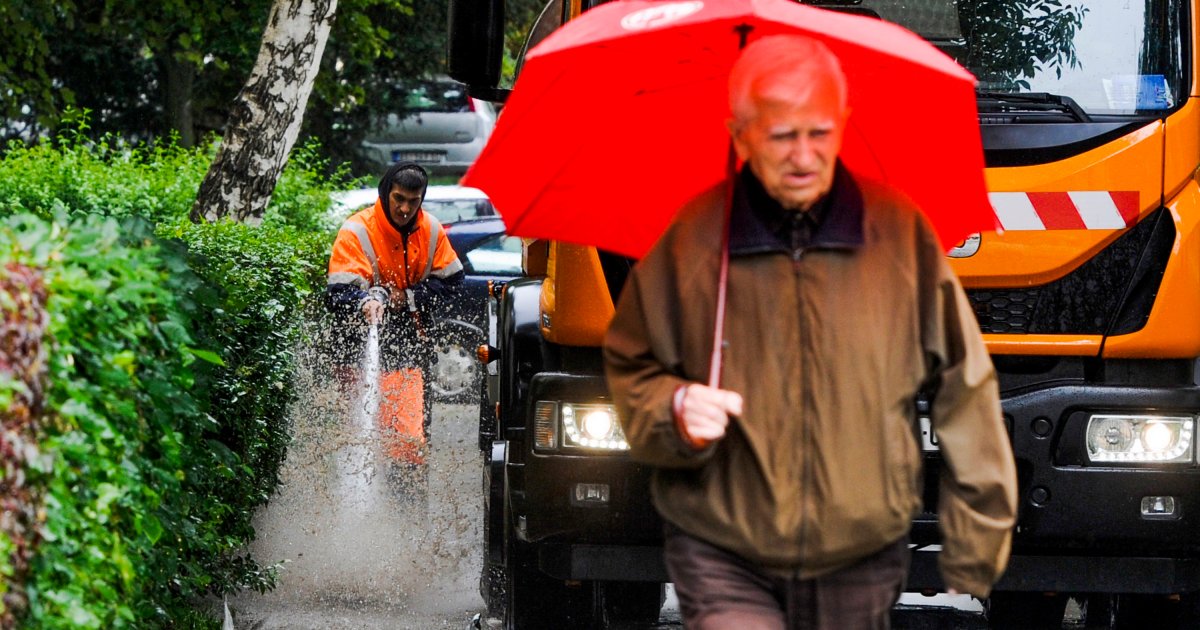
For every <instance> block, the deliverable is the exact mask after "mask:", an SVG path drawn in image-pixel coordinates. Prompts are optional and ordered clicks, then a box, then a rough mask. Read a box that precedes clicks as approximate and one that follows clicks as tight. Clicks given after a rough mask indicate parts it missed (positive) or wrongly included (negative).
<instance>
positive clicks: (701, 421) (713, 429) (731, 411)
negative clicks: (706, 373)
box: [680, 383, 742, 442]
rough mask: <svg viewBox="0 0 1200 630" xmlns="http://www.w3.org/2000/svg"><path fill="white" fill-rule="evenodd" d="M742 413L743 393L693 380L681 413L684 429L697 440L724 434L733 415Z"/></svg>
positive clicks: (709, 438) (713, 438)
mask: <svg viewBox="0 0 1200 630" xmlns="http://www.w3.org/2000/svg"><path fill="white" fill-rule="evenodd" d="M740 415H742V395H741V394H739V393H737V392H731V391H729V390H727V389H717V388H715V387H708V386H706V385H699V384H696V383H693V384H691V385H688V386H687V389H685V390H684V394H683V405H682V409H681V413H680V416H681V418H682V420H683V426H684V429H686V430H687V433H688V435H689V436H690V437H692V438H694V439H696V440H703V441H706V442H711V441H713V440H719V439H721V438H722V437H725V429H726V427H727V426H729V417H730V416H740Z"/></svg>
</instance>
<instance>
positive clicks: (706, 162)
mask: <svg viewBox="0 0 1200 630" xmlns="http://www.w3.org/2000/svg"><path fill="white" fill-rule="evenodd" d="M786 33H795V34H802V35H807V36H810V37H814V38H816V39H819V40H821V41H823V42H824V43H825V44H826V45H827V46H828V47H829V48H830V50H832V51H833V53H834V54H835V55H837V57H838V58H839V60H840V61H841V64H842V68H843V70H844V72H845V74H846V78H847V83H848V86H849V106H850V110H851V113H850V118H849V121H848V127H847V130H846V134H845V141H844V142H845V143H844V146H843V149H842V151H841V154H840V156H841V158H842V160H843V161H844V162H845V163H846V164H847V166H848V167H849V168H850V169H851V171H853V172H856V173H859V174H861V175H864V176H866V177H870V178H874V179H879V180H882V181H886V182H889V183H891V184H892V185H893V186H895V187H897V188H899V189H900V190H902V191H904V192H905V193H906V194H908V195H909V196H910V197H911V198H912V199H913V200H914V201H915V202H916V203H917V204H918V205H919V206H920V207H921V208H922V209H923V211H924V212H925V213H926V214H927V215H928V216H929V217H930V220H931V221H932V223H933V225H934V227H935V228H936V229H937V231H938V235H939V237H940V238H941V241H942V244H943V245H944V246H946V248H947V249H948V248H949V247H951V246H953V245H954V243H956V242H958V241H960V240H962V239H963V238H964V237H966V236H967V235H968V234H970V233H972V232H978V231H983V230H991V229H994V228H995V227H996V225H997V223H996V219H995V215H994V214H993V212H992V209H991V206H990V204H989V203H988V199H987V191H986V186H985V182H984V175H983V151H982V147H981V143H980V136H979V126H978V118H977V111H976V106H975V90H974V86H975V78H974V77H973V76H972V75H971V74H970V73H969V72H967V71H966V70H965V69H964V68H962V67H961V66H959V65H958V64H957V63H955V62H954V61H953V60H952V59H950V58H949V57H947V56H946V55H944V54H942V53H941V52H940V51H938V50H937V49H936V48H934V47H933V46H932V45H931V44H929V43H928V42H926V41H925V40H923V39H921V38H920V37H919V36H917V35H916V34H914V33H912V32H911V31H908V30H906V29H904V28H902V27H900V26H897V25H895V24H891V23H888V22H884V21H881V20H877V19H873V18H869V17H861V16H856V15H849V14H845V13H838V12H835V11H830V10H825V9H818V8H814V7H809V6H803V5H800V4H796V3H795V2H793V1H792V0H690V1H685V2H662V1H661V0H619V1H616V2H610V3H608V4H604V5H601V6H599V7H596V8H594V9H592V10H590V11H587V12H586V13H584V14H583V15H582V16H580V17H579V18H576V19H574V20H571V21H570V22H568V23H567V24H565V25H564V26H563V27H562V28H560V29H559V30H557V31H555V32H554V33H553V34H551V35H550V36H549V37H547V38H546V39H545V40H544V41H543V42H542V43H541V44H539V45H537V46H536V47H534V48H533V49H531V50H530V51H529V54H528V55H527V57H526V59H525V64H524V66H523V68H522V71H521V75H520V77H519V78H518V79H517V82H516V85H515V86H514V88H513V91H512V94H511V96H510V97H509V100H508V102H507V104H506V105H505V107H504V110H503V112H502V114H501V116H500V119H499V121H498V123H497V125H496V128H495V131H494V132H493V134H492V137H491V139H490V140H489V141H488V144H487V146H486V147H485V148H484V150H483V152H482V153H481V154H480V156H479V158H478V159H477V160H476V162H475V164H474V165H473V166H472V167H471V169H470V170H469V171H468V172H467V174H466V176H465V177H464V179H463V184H464V185H467V186H475V187H477V188H481V189H483V190H484V192H486V193H487V194H488V196H489V197H491V199H492V201H493V203H494V204H495V206H496V209H497V211H498V212H499V213H500V215H501V216H502V217H503V218H504V221H505V224H506V225H507V227H508V230H509V232H510V233H511V234H514V235H518V236H526V237H531V238H547V239H555V240H561V241H568V242H574V243H581V244H585V245H595V246H597V247H600V248H603V249H607V250H609V251H613V252H616V253H620V254H624V255H627V256H632V257H635V258H637V257H641V256H642V255H643V254H645V252H646V251H648V250H649V248H650V247H651V246H652V245H653V244H654V242H655V241H656V240H657V239H658V237H659V235H660V234H662V232H663V231H664V230H665V228H666V226H667V225H668V224H669V223H670V221H671V219H672V218H673V216H674V214H675V212H676V211H677V210H678V209H679V208H680V207H681V206H682V204H683V203H684V202H686V201H687V200H688V199H690V198H692V197H693V196H695V195H696V194H698V193H699V192H701V191H703V190H705V189H707V188H709V187H711V186H713V185H715V184H716V183H718V182H719V181H721V180H722V179H724V178H725V177H726V176H727V174H728V166H727V156H728V155H729V150H730V149H729V146H730V138H729V133H728V131H727V129H726V127H725V122H726V120H728V118H729V116H730V114H729V104H728V101H729V99H728V85H727V83H728V77H729V70H730V68H731V67H732V65H733V62H734V61H735V60H736V59H737V57H738V55H739V51H740V50H741V48H742V47H743V46H744V45H745V44H746V43H748V42H750V41H753V40H755V39H758V38H760V37H765V36H769V35H778V34H786Z"/></svg>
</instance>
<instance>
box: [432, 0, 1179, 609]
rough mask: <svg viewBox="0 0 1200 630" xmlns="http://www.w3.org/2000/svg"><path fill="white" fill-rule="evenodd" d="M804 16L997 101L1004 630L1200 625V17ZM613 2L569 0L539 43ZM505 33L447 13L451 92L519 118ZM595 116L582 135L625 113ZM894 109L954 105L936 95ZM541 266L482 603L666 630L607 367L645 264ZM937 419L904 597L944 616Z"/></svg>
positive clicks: (551, 246)
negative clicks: (1081, 620)
mask: <svg viewBox="0 0 1200 630" xmlns="http://www.w3.org/2000/svg"><path fill="white" fill-rule="evenodd" d="M805 3H806V4H816V5H821V6H825V7H826V8H829V9H832V10H841V11H849V12H854V13H859V14H866V15H871V16H876V17H879V18H880V19H885V20H889V21H893V22H896V23H899V24H901V25H903V26H905V27H907V28H909V29H911V30H913V31H915V32H917V33H919V34H921V35H922V36H923V37H925V38H926V39H928V40H930V41H931V42H933V43H934V44H935V45H936V46H937V47H938V48H940V49H941V50H942V51H944V52H945V53H946V54H947V55H950V56H951V57H953V58H955V59H956V60H957V61H959V63H961V64H963V65H964V66H966V67H967V68H968V69H969V70H971V71H972V72H973V73H974V74H975V75H976V77H977V78H978V79H979V84H978V95H977V96H978V105H979V123H980V131H981V135H982V139H983V146H984V151H985V160H986V164H987V173H986V177H987V182H988V186H989V190H990V191H991V192H990V194H991V201H992V204H993V207H994V208H995V210H996V214H997V217H998V218H999V220H1000V223H1001V225H1002V226H1003V228H1004V229H1003V230H1002V231H997V232H989V233H984V234H981V235H977V236H973V237H972V238H969V239H967V240H966V241H964V242H963V243H961V244H959V246H958V247H955V248H954V249H953V250H952V251H951V252H949V254H948V255H949V256H950V258H951V264H952V266H953V268H954V269H955V271H956V272H957V273H958V274H959V276H960V277H961V278H962V282H963V285H964V287H965V288H966V290H967V294H968V296H969V297H970V300H971V302H972V304H973V306H974V309H975V313H976V315H977V317H978V319H979V323H980V326H981V328H982V330H983V331H984V337H985V340H986V342H987V344H988V347H989V350H990V352H991V354H992V358H993V360H994V362H995V365H996V368H997V371H998V373H999V377H1000V378H999V380H1000V387H1001V394H1002V399H1003V408H1004V418H1005V421H1006V423H1007V426H1008V428H1009V433H1010V436H1011V440H1012V448H1013V452H1014V454H1015V456H1016V461H1017V466H1018V477H1019V484H1020V514H1019V518H1018V523H1017V527H1016V531H1015V533H1014V540H1013V555H1012V559H1011V561H1010V564H1009V569H1008V571H1007V572H1006V573H1005V575H1004V576H1003V578H1002V579H1001V581H1000V583H999V584H998V585H997V587H996V592H995V593H994V594H993V597H992V598H990V600H989V601H988V602H987V614H988V617H989V624H991V625H992V626H993V627H1013V628H1035V627H1053V628H1057V627H1060V626H1061V624H1062V622H1063V616H1064V609H1065V607H1066V606H1067V604H1068V600H1070V599H1074V600H1075V601H1076V602H1077V603H1078V604H1079V610H1081V611H1083V614H1084V615H1085V616H1086V620H1087V624H1088V626H1089V627H1155V628H1162V627H1200V603H1198V601H1197V600H1198V596H1197V594H1198V593H1200V456H1198V447H1197V436H1196V429H1197V426H1196V425H1197V421H1198V420H1197V418H1198V416H1200V387H1197V384H1196V381H1197V369H1196V367H1197V357H1198V356H1200V184H1198V182H1197V176H1198V175H1200V171H1198V168H1200V99H1198V94H1200V93H1198V89H1200V55H1198V54H1197V46H1196V42H1197V37H1196V33H1198V32H1200V17H1198V14H1200V6H1198V5H1200V2H1198V1H1197V0H1138V1H1137V2H1127V1H1122V2H1117V1H1112V2H1108V1H1105V2H1083V1H1078V0H957V1H955V0H907V1H900V0H859V1H855V0H838V1H833V0H824V1H809V2H805ZM594 4H598V2H591V1H590V0H555V1H554V2H551V3H550V4H549V5H548V6H547V7H546V8H545V9H544V10H543V11H542V13H541V16H540V17H539V18H538V21H537V23H536V24H535V25H534V26H533V28H532V29H531V31H530V33H531V35H530V40H531V41H530V42H528V43H527V44H526V46H527V47H528V45H531V44H532V43H535V42H536V41H537V40H538V39H539V38H541V37H544V36H545V34H547V33H549V32H551V31H553V29H554V28H556V27H557V26H558V25H560V24H561V23H563V21H565V20H568V19H571V18H572V17H574V16H575V15H578V14H579V13H581V12H582V11H586V10H587V9H589V8H590V7H591V6H592V5H594ZM503 16H504V4H503V0H451V4H450V53H451V54H450V66H451V68H450V69H451V74H452V76H454V77H455V78H456V79H458V80H460V81H462V82H464V83H467V84H468V85H469V87H470V89H471V91H472V93H473V94H476V95H479V96H481V97H486V98H490V99H492V100H497V101H500V100H503V97H504V96H505V91H504V90H503V89H499V88H497V84H498V79H499V69H500V59H501V57H502V48H501V46H502V44H503V41H502V40H503V33H504V31H505V28H506V25H505V23H504V18H503ZM596 89H603V86H602V85H598V86H596ZM580 97H581V98H580V100H579V103H580V108H579V120H580V124H586V121H587V117H588V116H596V115H603V112H592V111H589V110H588V108H587V98H586V95H580ZM879 98H888V99H924V100H927V101H928V104H929V107H937V106H938V104H937V95H936V94H928V93H924V92H922V86H919V85H914V86H912V89H911V90H910V91H907V92H905V93H888V94H880V95H879ZM680 107H687V103H680ZM903 122H904V121H897V124H903ZM929 141H930V142H937V141H938V138H937V134H936V130H930V137H929ZM502 210H503V209H501V211H502ZM525 263H526V267H525V277H523V278H521V279H519V280H516V281H513V282H511V283H509V284H508V285H507V286H505V287H503V288H502V289H500V290H498V291H496V301H495V314H494V321H495V324H496V326H495V335H494V336H493V339H492V343H491V346H490V347H488V348H486V350H488V351H489V353H490V355H489V356H487V357H485V359H487V360H488V361H489V365H488V371H489V378H488V390H487V392H485V393H484V394H483V396H484V401H483V404H482V406H481V418H480V443H481V447H483V450H484V459H485V466H484V481H485V488H486V490H487V492H486V495H487V496H486V500H485V504H486V516H485V519H486V522H485V533H486V543H487V545H486V546H487V553H486V556H485V566H484V571H483V576H482V579H481V592H482V593H483V595H484V597H485V599H486V600H487V602H488V605H489V611H490V613H491V614H492V616H493V617H494V618H495V621H496V622H497V623H501V622H502V623H503V625H504V627H509V628H516V627H520V628H527V627H535V628H536V627H548V628H549V627H554V628H557V627H567V626H568V625H570V627H584V626H586V625H589V624H591V625H597V626H602V625H604V624H606V623H608V622H609V621H611V620H614V619H628V620H651V619H653V618H656V617H657V615H658V613H659V609H658V607H659V604H660V603H661V593H662V587H661V583H662V582H663V581H665V580H666V579H667V578H666V575H665V572H664V570H663V568H662V560H661V550H660V545H661V533H660V528H661V524H660V522H659V521H658V519H657V517H656V515H655V513H654V511H653V509H652V507H651V506H650V504H649V500H648V497H647V492H646V487H645V478H646V475H647V471H646V470H645V469H644V468H642V467H640V466H638V465H636V464H634V463H633V462H631V461H630V460H629V459H628V457H627V454H626V453H625V448H627V447H625V446H624V443H623V440H622V437H621V435H620V429H619V426H618V425H617V424H616V420H615V416H614V415H613V412H612V408H611V406H610V404H609V403H610V399H609V395H608V391H607V388H606V385H605V383H604V379H603V375H602V366H601V357H600V351H599V344H600V342H601V339H602V337H603V333H604V329H605V326H606V325H607V323H608V320H609V318H610V317H611V315H612V312H613V303H614V301H615V298H616V296H617V295H619V292H620V287H621V284H622V282H623V280H624V278H625V274H626V273H627V272H628V268H629V264H630V261H628V260H625V259H621V258H619V257H616V256H612V255H608V254H606V253H604V252H598V251H597V250H595V249H593V248H589V247H581V246H576V245H570V244H566V243H558V242H549V243H547V242H532V243H528V244H527V247H526V252H525ZM915 404H917V407H918V415H920V413H919V412H920V410H921V409H922V406H923V405H924V404H925V401H923V400H917V401H915ZM584 419H587V421H586V422H584V421H583V420H584ZM918 420H919V423H920V426H917V427H914V430H915V431H919V432H920V434H921V436H922V442H923V448H924V451H925V462H926V482H925V483H926V486H925V510H926V511H925V512H924V513H922V514H920V515H919V516H918V517H917V518H916V519H915V520H914V523H913V530H912V543H913V544H914V557H913V565H912V571H911V574H910V579H909V582H908V588H909V589H910V590H912V591H917V592H925V593H927V594H928V593H934V592H937V591H938V590H939V589H941V588H942V585H941V583H940V578H939V577H938V574H937V570H936V550H937V544H938V542H939V537H938V533H937V528H936V521H937V514H936V513H935V510H936V504H937V502H936V493H937V479H938V470H939V468H940V465H941V463H940V462H941V460H940V457H939V454H938V450H937V437H936V435H934V434H933V433H931V432H930V430H929V425H928V421H927V419H925V418H923V417H919V418H918Z"/></svg>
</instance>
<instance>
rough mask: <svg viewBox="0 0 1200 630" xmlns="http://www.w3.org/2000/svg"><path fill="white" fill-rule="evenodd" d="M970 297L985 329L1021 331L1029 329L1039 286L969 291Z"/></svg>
mask: <svg viewBox="0 0 1200 630" xmlns="http://www.w3.org/2000/svg"><path fill="white" fill-rule="evenodd" d="M967 297H968V298H970V300H971V308H973V309H974V310H975V318H976V319H978V320H979V327H980V328H981V329H983V332H990V333H1013V334H1022V333H1028V332H1029V323H1030V322H1031V321H1033V310H1034V307H1036V306H1037V299H1038V290H1037V289H1013V290H1004V289H989V290H985V291H970V292H968V293H967Z"/></svg>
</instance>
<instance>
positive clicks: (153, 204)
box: [0, 111, 349, 231]
mask: <svg viewBox="0 0 1200 630" xmlns="http://www.w3.org/2000/svg"><path fill="white" fill-rule="evenodd" d="M68 113H69V114H70V116H69V117H68V119H67V120H68V124H70V125H71V126H69V127H66V128H64V129H63V130H62V131H61V132H60V133H59V135H58V136H56V137H55V138H54V139H53V141H52V142H45V143H40V144H35V145H26V144H24V143H22V142H20V141H13V142H11V143H10V144H9V147H8V151H7V152H6V153H4V154H0V155H2V159H0V215H3V214H16V213H19V212H30V213H33V214H36V215H38V216H40V217H43V218H50V217H51V216H52V215H53V214H54V213H55V212H59V211H65V212H68V213H71V214H103V215H109V216H118V217H126V216H142V217H146V218H148V219H150V220H151V221H154V222H156V223H159V222H173V221H175V220H177V219H179V218H182V217H186V216H187V214H188V211H190V209H191V205H192V201H193V200H194V199H195V196H196V190H197V188H199V186H200V182H201V181H202V180H203V179H204V174H205V173H206V172H207V171H208V167H209V164H210V163H211V162H212V159H213V156H214V155H215V149H214V147H212V146H205V147H201V148H199V149H188V148H184V147H181V146H179V145H178V144H175V143H174V142H172V141H171V140H170V139H164V140H161V141H158V142H154V143H151V144H130V143H128V142H125V141H123V140H121V139H120V138H118V137H116V136H113V135H103V136H101V137H100V138H99V139H98V140H95V141H92V140H90V139H89V131H90V129H91V127H90V125H91V122H90V117H89V115H88V113H87V112H76V111H71V112H68ZM330 172H332V173H333V175H332V176H330V175H328V173H330ZM348 181H349V175H348V173H347V172H346V171H345V170H344V169H338V168H334V167H333V166H332V165H331V164H330V162H329V159H328V158H325V157H323V155H322V149H321V146H320V144H318V143H317V142H316V141H315V140H310V141H308V142H306V143H304V144H303V145H301V146H299V147H297V148H296V149H295V150H294V151H293V153H292V156H291V159H290V160H289V164H288V167H287V168H286V169H284V172H283V174H282V175H281V176H280V178H279V182H278V183H277V184H276V187H275V194H274V195H273V196H272V198H271V204H270V206H268V208H267V211H266V213H265V215H264V217H263V221H264V223H265V224H267V225H289V226H292V227H294V228H296V229H299V230H302V231H311V230H324V229H328V228H331V227H332V226H331V225H330V224H329V222H328V219H327V218H326V215H325V210H326V209H327V208H328V206H329V193H331V192H333V191H334V190H335V189H343V188H345V187H346V186H347V182H348Z"/></svg>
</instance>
